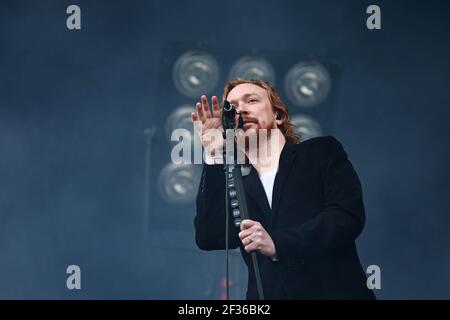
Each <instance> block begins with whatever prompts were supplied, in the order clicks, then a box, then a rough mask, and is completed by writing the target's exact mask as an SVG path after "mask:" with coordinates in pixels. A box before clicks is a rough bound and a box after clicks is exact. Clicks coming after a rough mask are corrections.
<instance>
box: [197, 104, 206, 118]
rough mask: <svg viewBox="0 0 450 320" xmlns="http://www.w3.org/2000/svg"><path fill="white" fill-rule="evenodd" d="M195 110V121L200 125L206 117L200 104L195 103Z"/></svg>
mask: <svg viewBox="0 0 450 320" xmlns="http://www.w3.org/2000/svg"><path fill="white" fill-rule="evenodd" d="M195 108H196V109H197V119H198V120H200V121H201V122H202V123H203V122H205V120H206V117H205V114H204V112H203V108H202V104H201V103H200V102H197V104H196V105H195Z"/></svg>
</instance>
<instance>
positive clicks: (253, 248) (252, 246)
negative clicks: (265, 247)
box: [244, 241, 262, 252]
mask: <svg viewBox="0 0 450 320" xmlns="http://www.w3.org/2000/svg"><path fill="white" fill-rule="evenodd" d="M244 249H245V251H246V252H252V251H256V250H261V249H262V244H261V243H260V242H259V241H252V242H251V243H250V244H248V245H246V246H245V247H244Z"/></svg>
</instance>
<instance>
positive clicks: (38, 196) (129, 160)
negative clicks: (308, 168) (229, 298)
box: [0, 0, 450, 299]
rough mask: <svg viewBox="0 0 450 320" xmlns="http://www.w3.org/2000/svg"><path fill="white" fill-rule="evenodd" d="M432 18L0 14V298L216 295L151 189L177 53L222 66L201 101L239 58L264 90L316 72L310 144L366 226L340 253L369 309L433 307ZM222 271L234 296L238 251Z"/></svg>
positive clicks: (439, 278)
mask: <svg viewBox="0 0 450 320" xmlns="http://www.w3.org/2000/svg"><path fill="white" fill-rule="evenodd" d="M70 4H77V5H79V6H80V7H81V13H82V18H81V21H82V29H81V30H80V31H69V30H68V29H67V28H66V19H67V17H68V15H67V14H66V8H67V6H68V5H70ZM370 4H377V5H379V6H380V7H381V19H382V30H378V31H370V30H368V29H367V28H366V18H367V16H368V15H367V14H366V8H367V6H368V5H370ZM449 9H450V3H449V2H448V1H427V2H425V1H420V2H419V1H417V2H412V1H376V2H372V1H370V2H369V1H356V0H355V1H331V0H330V1H316V2H311V1H277V2H275V1H267V2H264V1H245V2H243V1H223V2H219V1H164V2H163V1H76V2H73V1H44V0H41V1H2V2H1V3H0V298H2V299H80V298H81V299H218V298H219V297H220V294H221V293H223V288H221V287H220V278H221V276H222V275H223V270H224V266H223V263H224V254H223V252H214V253H213V252H202V251H200V250H198V249H197V248H196V247H195V243H194V233H193V231H194V229H193V224H192V220H193V217H194V214H195V206H194V204H193V203H190V204H189V205H183V206H179V205H174V204H169V203H167V202H165V201H164V200H163V199H162V198H161V196H160V195H159V193H158V189H157V179H158V174H159V172H160V170H161V169H162V167H163V166H164V164H166V163H167V162H168V161H169V160H170V150H171V145H170V144H169V143H168V141H167V137H166V136H165V133H164V121H165V118H166V117H167V115H168V114H169V113H170V111H172V110H173V109H175V108H176V107H178V106H179V105H180V104H182V103H188V104H192V105H193V104H194V103H195V102H196V99H191V98H188V97H183V96H182V95H180V94H179V93H178V92H176V90H175V89H174V87H173V84H171V82H170V80H171V71H172V69H171V65H172V63H173V60H171V59H172V58H173V57H175V56H176V54H177V53H178V52H180V53H182V52H184V51H187V50H191V49H202V50H205V51H208V52H212V53H213V54H214V55H215V56H216V57H218V60H219V62H220V63H223V64H221V66H222V67H223V70H222V73H221V78H220V84H219V85H218V86H217V87H216V88H215V89H214V91H213V92H212V93H213V94H216V95H219V96H220V95H221V93H222V90H221V85H222V84H223V82H224V81H225V80H226V73H227V68H228V66H229V62H230V61H232V60H233V59H234V57H238V56H239V55H240V54H241V53H242V55H244V54H249V53H255V52H256V53H257V54H261V55H264V56H266V57H269V58H272V60H273V61H275V62H276V63H278V64H276V63H275V68H276V70H277V72H278V71H279V70H281V71H280V72H278V73H277V82H276V87H277V88H279V89H280V91H282V88H283V87H282V84H283V75H284V74H285V69H286V68H287V67H288V65H283V61H284V62H286V61H289V63H291V61H292V62H295V61H301V60H302V59H304V58H305V57H320V59H322V60H323V61H325V62H328V63H329V65H330V66H332V67H331V69H330V70H332V71H333V72H332V77H333V80H334V81H333V89H332V93H331V95H330V97H329V99H328V100H327V101H326V102H325V103H324V107H323V108H324V109H323V110H325V112H324V113H323V114H322V117H323V118H324V119H326V121H328V122H327V126H326V128H325V129H326V132H325V133H326V134H332V135H334V136H335V137H337V138H338V139H339V140H340V141H341V142H342V143H343V145H344V148H345V150H346V151H347V153H348V155H349V158H350V160H351V161H352V163H353V165H354V167H355V169H356V170H357V172H358V174H359V176H360V178H361V182H362V185H363V191H364V201H365V206H366V215H367V223H366V227H365V229H364V232H363V234H362V235H361V236H360V237H359V238H358V242H357V244H358V248H359V253H360V257H361V263H362V265H363V267H364V269H365V268H366V267H367V266H369V265H372V264H376V265H379V266H380V268H381V273H382V277H381V286H382V289H381V290H377V292H376V294H377V296H378V297H379V298H382V299H430V298H437V299H443V298H446V299H448V298H450V271H449V267H450V250H449V245H450V233H449V232H448V230H449V226H450V170H449V166H448V164H449V162H450V149H449V147H448V139H449V137H450V125H449V123H448V119H449V118H450V108H449V106H450V93H449V92H450V91H449V80H450V72H449V71H450V63H449V57H450V42H449V37H448V35H449V31H450V28H449V27H450V17H449V13H450V10H449ZM283 57H285V58H286V59H284V58H283ZM232 58H233V59H232ZM269 60H270V59H269ZM272 60H271V61H272ZM283 68H284V69H283ZM288 107H289V109H290V110H291V112H292V113H296V112H299V111H300V110H298V109H296V108H295V107H294V106H289V103H288ZM324 121H325V120H324ZM151 126H155V128H156V129H157V132H156V135H155V137H154V141H153V142H154V146H153V147H154V149H153V150H154V153H153V156H152V159H151V166H152V172H151V174H152V177H151V182H150V184H151V188H152V192H153V194H152V197H151V201H152V206H151V213H152V216H151V220H150V227H149V230H148V231H147V232H145V231H144V230H145V228H143V221H144V205H143V204H144V164H145V163H144V162H145V158H144V155H145V136H144V134H143V132H144V129H145V128H148V127H151ZM232 261H233V262H232V266H233V268H232V279H233V281H234V282H233V286H232V294H233V297H234V298H240V297H242V294H243V292H244V291H245V286H246V283H245V278H246V271H245V269H243V268H242V266H241V265H240V264H239V263H240V257H239V255H238V254H236V253H233V254H232ZM71 264H76V265H79V266H80V267H81V272H82V280H81V285H82V289H81V290H79V291H77V290H73V291H70V290H68V289H67V287H66V278H67V277H68V275H67V274H66V268H67V266H69V265H71Z"/></svg>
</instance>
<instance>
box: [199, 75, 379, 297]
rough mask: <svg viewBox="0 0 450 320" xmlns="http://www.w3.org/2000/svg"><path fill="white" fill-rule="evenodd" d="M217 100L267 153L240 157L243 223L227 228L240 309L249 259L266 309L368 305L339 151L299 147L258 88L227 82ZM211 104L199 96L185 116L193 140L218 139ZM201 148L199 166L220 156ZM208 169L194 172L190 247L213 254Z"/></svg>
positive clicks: (213, 188)
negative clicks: (203, 157) (245, 169)
mask: <svg viewBox="0 0 450 320" xmlns="http://www.w3.org/2000/svg"><path fill="white" fill-rule="evenodd" d="M225 100H227V101H229V102H230V104H231V105H233V106H234V107H235V109H236V112H237V113H239V114H240V115H241V116H242V118H243V120H244V125H243V130H244V134H245V135H247V134H250V133H252V132H256V133H257V132H258V131H261V130H264V129H265V130H267V132H268V135H267V136H268V138H267V140H266V141H265V143H267V144H269V145H270V146H267V148H269V149H270V152H268V153H259V152H254V151H255V150H252V147H251V146H246V147H245V150H244V152H245V155H246V157H247V159H248V163H249V164H250V173H249V174H248V175H247V176H244V177H243V182H244V187H245V192H246V199H247V206H248V212H249V216H250V219H247V220H243V221H242V223H241V225H240V229H239V228H237V227H236V226H235V225H234V224H233V219H232V218H230V219H229V222H230V225H229V248H234V249H235V248H238V247H239V248H240V250H241V252H242V255H243V258H244V260H245V262H246V264H247V266H248V269H249V277H248V290H247V299H257V298H258V295H257V289H256V284H255V276H254V270H253V267H252V264H251V263H250V261H249V260H250V259H249V256H250V255H249V253H250V252H254V251H256V252H258V262H259V266H260V267H259V268H260V273H261V279H262V285H263V289H264V295H265V298H266V299H375V295H374V294H373V292H372V291H371V290H369V289H368V288H367V286H366V275H365V273H364V271H363V269H362V267H361V264H360V261H359V257H358V254H357V251H356V246H355V239H356V238H357V237H358V236H359V234H360V233H361V231H362V229H363V226H364V222H365V212H364V204H363V197H362V190H361V184H360V181H359V178H358V176H357V174H356V172H355V170H354V168H353V166H352V164H351V163H350V161H349V160H348V158H347V154H346V152H345V151H344V149H343V147H342V145H341V143H340V142H338V141H337V140H336V139H335V138H333V137H331V136H327V137H318V138H313V139H309V140H307V141H304V142H301V143H299V138H298V137H297V136H296V135H295V134H294V131H293V127H292V124H291V123H290V120H289V113H288V110H287V108H286V106H285V105H284V103H283V102H282V101H281V99H280V97H279V95H278V94H277V92H276V91H275V90H274V89H273V88H272V87H271V86H270V85H269V84H268V83H266V82H264V81H260V80H241V79H237V80H231V81H229V82H228V83H226V84H225V87H224V93H223V98H222V104H223V101H225ZM211 102H212V110H210V106H209V103H208V100H207V97H206V96H202V97H201V102H199V103H197V105H196V112H193V113H192V121H193V122H194V124H195V127H196V128H197V129H200V130H199V132H200V134H205V132H206V131H207V129H219V130H221V127H222V123H221V112H222V110H221V108H220V107H219V103H218V99H217V97H215V96H213V97H212V101H211ZM275 133H277V134H275ZM259 142H261V141H259ZM202 143H203V145H204V148H205V152H207V156H208V157H210V158H213V159H214V158H217V157H219V156H220V157H221V156H222V155H218V154H217V153H214V152H211V150H217V148H218V146H219V148H220V147H221V146H223V145H224V141H223V139H222V140H220V139H216V140H214V141H213V142H210V141H206V139H202ZM256 148H261V145H259V144H257V145H256ZM205 162H206V161H205ZM208 163H214V161H213V162H206V163H205V164H204V165H203V173H202V177H201V181H200V186H199V190H198V194H197V200H196V205H197V214H196V216H195V219H194V224H195V229H196V243H197V245H198V246H199V248H200V249H203V250H223V249H225V227H224V222H225V212H226V211H225V208H224V201H225V200H224V199H225V177H224V171H223V165H221V164H208ZM230 212H231V211H230Z"/></svg>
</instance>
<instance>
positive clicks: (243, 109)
mask: <svg viewBox="0 0 450 320" xmlns="http://www.w3.org/2000/svg"><path fill="white" fill-rule="evenodd" d="M234 107H235V109H236V112H237V113H240V114H242V115H248V111H247V107H246V106H245V104H244V103H240V104H238V105H235V106H234Z"/></svg>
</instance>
